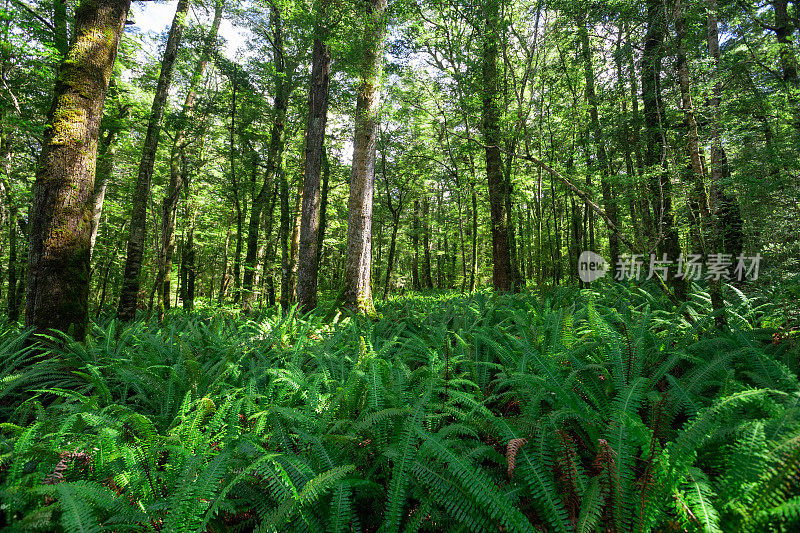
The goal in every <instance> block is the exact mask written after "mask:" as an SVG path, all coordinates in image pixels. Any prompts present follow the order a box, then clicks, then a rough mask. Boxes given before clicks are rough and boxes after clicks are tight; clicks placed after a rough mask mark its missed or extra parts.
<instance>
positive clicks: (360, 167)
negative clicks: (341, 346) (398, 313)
mask: <svg viewBox="0 0 800 533" xmlns="http://www.w3.org/2000/svg"><path fill="white" fill-rule="evenodd" d="M386 7H387V5H386V0H368V2H367V6H366V14H367V17H366V27H365V29H364V55H363V57H362V60H361V83H360V86H359V89H358V99H357V100H356V116H355V132H354V135H353V165H352V169H351V174H350V199H349V201H348V218H347V253H346V260H345V289H344V292H343V293H342V299H343V302H344V305H345V307H347V308H349V309H350V310H352V311H354V312H357V313H364V314H366V315H367V316H370V317H375V316H377V313H376V311H375V305H374V303H373V301H372V287H371V275H372V202H373V193H374V188H375V143H376V139H377V130H378V116H377V114H378V97H379V94H378V91H379V89H380V78H381V75H382V70H383V69H382V62H383V47H384V38H385V34H386Z"/></svg>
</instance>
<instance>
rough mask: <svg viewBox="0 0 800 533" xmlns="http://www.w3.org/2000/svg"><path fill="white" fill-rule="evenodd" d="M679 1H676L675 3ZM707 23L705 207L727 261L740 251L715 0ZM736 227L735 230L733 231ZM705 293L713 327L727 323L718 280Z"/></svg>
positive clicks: (719, 248)
mask: <svg viewBox="0 0 800 533" xmlns="http://www.w3.org/2000/svg"><path fill="white" fill-rule="evenodd" d="M679 1H680V0H676V3H677V2H679ZM708 4H709V5H708V25H707V31H706V40H707V42H708V52H709V55H710V56H711V58H712V60H713V61H714V62H713V64H712V70H711V81H712V82H713V93H712V97H711V101H710V102H709V103H710V104H711V111H712V115H711V182H710V195H709V204H710V205H709V208H710V209H709V210H710V214H711V220H710V225H711V228H710V231H711V240H712V242H713V243H714V246H715V247H716V248H717V249H716V250H715V251H714V252H715V253H723V251H724V252H727V253H728V254H730V255H731V261H736V258H737V256H738V255H739V254H740V253H741V247H742V239H741V227H742V222H741V217H740V216H739V213H738V204H736V200H735V199H733V198H731V197H729V196H728V195H727V194H725V191H724V186H723V180H724V179H725V177H726V176H725V174H726V171H727V167H728V161H727V158H726V157H725V150H724V149H723V147H722V110H721V105H722V80H721V79H720V71H719V67H720V53H719V28H718V24H717V0H709V2H708ZM737 230H738V231H737ZM709 292H710V293H711V306H712V308H713V309H714V310H715V311H717V312H718V314H717V316H716V317H715V322H716V325H717V327H719V328H722V327H725V325H726V324H727V319H726V316H725V300H724V299H723V295H722V280H721V279H710V280H709Z"/></svg>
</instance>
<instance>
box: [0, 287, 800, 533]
mask: <svg viewBox="0 0 800 533" xmlns="http://www.w3.org/2000/svg"><path fill="white" fill-rule="evenodd" d="M729 296H730V298H729V299H728V304H729V313H728V320H729V324H730V327H729V328H728V329H726V330H724V331H719V330H717V329H715V328H714V320H713V317H711V316H710V314H709V313H710V304H709V302H708V298H707V296H706V295H705V294H704V293H702V292H696V293H695V295H694V296H693V298H692V301H691V302H689V303H688V304H687V305H686V306H685V307H684V308H683V309H675V308H674V307H672V306H671V305H670V304H669V302H668V301H666V299H665V298H664V297H663V295H661V294H660V292H659V291H658V289H655V288H653V289H651V288H648V287H644V288H639V287H628V286H622V285H615V284H611V283H609V284H607V285H596V286H594V288H593V289H591V290H588V289H587V290H583V291H579V290H577V289H552V290H546V291H539V292H535V293H526V294H521V295H493V294H491V293H489V292H479V293H476V294H473V295H458V294H414V295H409V296H403V297H397V298H393V299H390V300H388V301H386V302H381V303H379V305H378V310H379V312H380V314H381V318H380V319H379V320H376V321H370V320H366V319H363V318H360V317H341V316H339V317H337V319H336V320H334V321H326V320H325V318H326V317H325V313H324V312H322V311H321V312H320V313H319V314H312V315H310V316H307V317H300V316H297V315H296V314H295V313H289V314H288V315H285V316H281V314H280V313H278V312H276V311H274V310H269V311H266V312H264V313H263V315H262V316H258V317H251V318H249V319H246V318H242V317H241V316H239V315H238V314H237V313H233V312H225V311H221V310H213V309H201V310H200V311H198V312H197V313H195V314H192V315H188V316H187V315H184V314H183V313H182V312H180V311H175V312H173V313H171V314H168V315H167V317H166V318H165V319H164V321H163V323H159V322H158V321H155V320H152V321H150V322H142V321H140V322H136V323H133V324H130V325H127V326H123V325H120V324H119V323H117V322H115V321H111V320H109V321H105V322H102V323H100V324H94V325H93V326H92V330H91V333H90V336H89V338H88V340H87V342H86V343H85V344H79V343H74V342H70V341H66V342H64V343H61V347H60V348H58V349H54V350H51V351H49V352H48V353H46V354H45V355H36V356H34V355H33V354H32V352H30V351H29V350H28V349H26V348H24V341H25V338H26V335H25V333H24V332H20V331H19V330H18V329H17V328H9V327H6V328H5V330H4V331H3V333H2V334H0V502H2V503H0V528H2V530H3V531H54V530H57V531H69V532H71V531H164V532H177V531H251V530H259V531H311V532H322V531H333V532H335V531H371V532H374V531H381V532H395V531H597V530H602V531H632V530H635V531H649V530H658V531H748V530H752V531H768V530H769V531H796V530H797V528H798V527H800V483H798V478H799V477H800V407H798V406H800V381H798V377H797V372H798V361H800V348H799V347H798V343H797V339H796V338H795V337H793V336H792V335H791V334H790V333H789V332H788V330H787V329H786V327H785V326H786V325H785V324H783V320H784V319H785V316H784V315H785V310H784V309H781V308H780V307H776V306H775V305H774V304H772V303H770V302H769V301H767V300H758V299H750V298H747V297H745V296H744V295H743V294H741V293H739V292H737V291H731V293H730V294H729ZM781 328H783V329H781ZM34 363H35V364H34Z"/></svg>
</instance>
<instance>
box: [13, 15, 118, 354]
mask: <svg viewBox="0 0 800 533" xmlns="http://www.w3.org/2000/svg"><path fill="white" fill-rule="evenodd" d="M129 8H130V0H83V1H82V2H81V4H80V6H79V7H78V9H77V10H76V12H75V37H74V40H73V42H72V45H71V46H70V47H69V52H68V53H67V56H66V58H65V59H64V61H63V63H62V64H61V68H60V69H59V74H58V77H57V79H56V86H55V91H54V96H53V104H52V106H51V107H50V111H49V113H48V115H47V117H48V120H47V127H46V128H45V132H44V141H43V145H42V153H41V156H40V159H39V165H38V167H37V172H36V182H35V184H34V191H33V204H32V205H31V208H30V212H29V218H30V221H31V223H30V226H31V228H30V250H29V256H28V285H27V291H26V298H27V300H26V309H25V324H26V326H27V327H32V328H33V329H34V331H36V332H38V333H46V332H48V331H49V330H51V329H57V330H61V331H69V330H71V333H72V335H73V336H74V337H75V338H76V339H83V338H84V336H85V334H86V325H87V323H88V305H89V304H88V296H89V256H90V252H91V224H90V223H89V222H88V221H90V220H91V219H92V207H93V204H92V193H93V189H94V177H95V165H96V163H95V158H96V156H97V138H98V135H99V132H100V121H101V119H102V115H103V103H104V101H105V97H106V92H107V90H108V85H109V83H110V81H111V74H112V70H113V66H114V61H115V59H116V56H117V48H118V46H119V42H120V39H121V37H122V32H123V29H124V27H125V20H126V19H127V15H128V10H129Z"/></svg>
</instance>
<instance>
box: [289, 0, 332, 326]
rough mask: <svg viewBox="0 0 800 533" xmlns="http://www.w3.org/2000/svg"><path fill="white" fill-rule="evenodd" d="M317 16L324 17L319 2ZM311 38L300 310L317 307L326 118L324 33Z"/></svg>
mask: <svg viewBox="0 0 800 533" xmlns="http://www.w3.org/2000/svg"><path fill="white" fill-rule="evenodd" d="M321 9H322V13H321V14H320V16H321V17H324V16H325V13H324V9H325V4H324V3H323V4H322V8H321ZM317 31H318V32H320V36H319V37H316V38H315V39H314V53H313V57H312V64H311V86H310V88H309V91H308V124H307V126H306V154H305V173H304V176H303V209H302V212H301V220H300V263H299V266H298V268H297V303H298V304H299V305H300V309H302V311H303V312H304V313H308V312H310V311H313V310H314V309H315V308H316V307H317V282H318V280H317V276H318V273H319V257H320V249H321V242H320V241H321V239H320V229H321V225H320V176H321V175H322V167H323V159H324V152H325V126H326V124H327V121H328V88H329V86H330V65H331V55H330V52H329V51H328V46H327V44H326V43H325V40H326V38H327V35H326V32H325V31H324V29H323V28H322V27H318V28H317Z"/></svg>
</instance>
